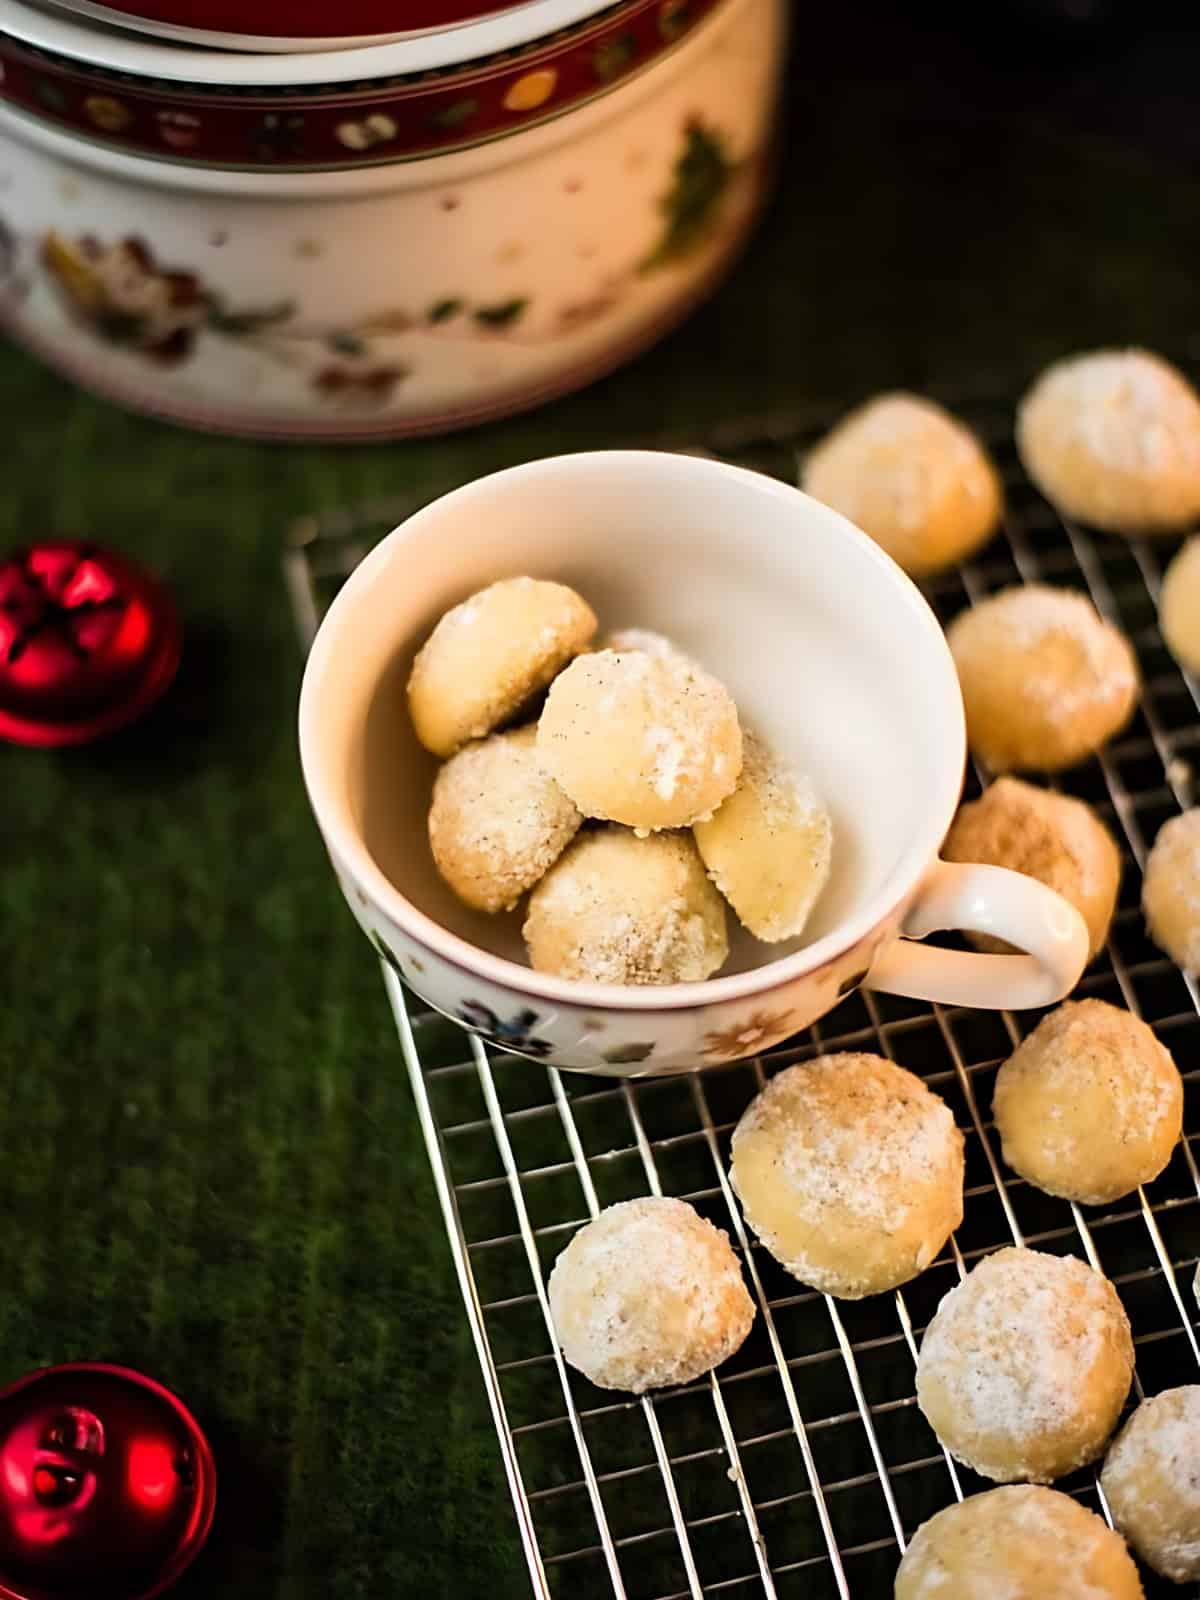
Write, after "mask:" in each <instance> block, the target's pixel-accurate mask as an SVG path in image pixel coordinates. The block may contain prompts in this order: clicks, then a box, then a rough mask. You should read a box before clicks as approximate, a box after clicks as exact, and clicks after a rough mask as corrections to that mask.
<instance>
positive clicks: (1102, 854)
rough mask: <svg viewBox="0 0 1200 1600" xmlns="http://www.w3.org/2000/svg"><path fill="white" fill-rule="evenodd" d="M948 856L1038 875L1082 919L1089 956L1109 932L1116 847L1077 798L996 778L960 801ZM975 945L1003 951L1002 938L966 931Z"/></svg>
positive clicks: (1116, 882)
mask: <svg viewBox="0 0 1200 1600" xmlns="http://www.w3.org/2000/svg"><path fill="white" fill-rule="evenodd" d="M942 854H943V855H944V856H945V858H946V860H947V861H982V862H985V863H987V864H988V865H990V866H994V867H1008V868H1010V869H1011V870H1012V871H1013V872H1023V873H1024V874H1025V876H1026V877H1028V878H1036V879H1037V880H1038V882H1039V883H1044V884H1045V885H1046V887H1047V888H1048V889H1054V890H1056V891H1057V892H1058V893H1059V894H1061V895H1062V897H1063V899H1064V900H1069V901H1070V902H1071V904H1072V905H1073V906H1074V907H1075V909H1076V911H1078V912H1079V914H1080V916H1082V918H1083V920H1084V922H1086V923H1087V930H1088V946H1089V956H1095V955H1097V954H1098V953H1099V951H1100V950H1101V949H1102V948H1103V945H1104V941H1105V940H1106V939H1107V938H1108V930H1109V926H1110V924H1111V922H1112V917H1113V911H1114V910H1115V908H1116V904H1117V890H1118V888H1119V887H1120V882H1121V853H1120V851H1119V850H1118V849H1117V845H1116V841H1115V840H1114V838H1113V836H1112V834H1111V833H1109V831H1108V829H1107V828H1106V827H1105V826H1104V824H1103V823H1102V822H1101V821H1100V818H1099V817H1098V816H1097V815H1096V813H1095V812H1094V811H1093V810H1092V808H1091V807H1090V806H1089V805H1086V804H1085V803H1084V801H1082V800H1073V799H1071V797H1070V796H1069V795H1063V794H1055V793H1053V792H1052V791H1051V790H1049V789H1038V788H1035V787H1034V785H1033V784H1030V783H1023V782H1022V781H1021V780H1020V778H997V779H996V781H995V782H994V783H991V784H989V785H988V787H987V788H986V789H985V790H984V792H983V795H982V796H981V798H980V799H978V800H972V801H969V802H968V803H967V804H966V805H965V806H963V807H961V809H960V810H959V813H958V815H957V817H955V819H954V826H953V827H952V828H951V829H950V832H949V834H948V835H947V836H946V842H945V844H944V845H943V847H942ZM970 938H971V940H972V942H973V943H974V944H976V945H977V946H978V947H979V948H980V949H981V950H992V951H997V950H1007V949H1009V948H1010V947H1009V946H1008V945H1006V944H1005V943H1004V941H1003V940H1002V939H994V938H992V937H991V936H990V935H987V934H971V935H970Z"/></svg>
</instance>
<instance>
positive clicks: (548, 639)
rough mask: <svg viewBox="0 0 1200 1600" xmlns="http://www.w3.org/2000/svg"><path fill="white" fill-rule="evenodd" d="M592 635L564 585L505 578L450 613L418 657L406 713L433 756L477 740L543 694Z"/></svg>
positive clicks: (588, 618)
mask: <svg viewBox="0 0 1200 1600" xmlns="http://www.w3.org/2000/svg"><path fill="white" fill-rule="evenodd" d="M595 631H596V618H595V615H594V614H593V612H592V608H591V607H590V606H589V605H588V604H587V603H586V601H584V600H581V599H580V597H579V596H578V595H577V594H576V593H575V591H574V589H568V588H567V587H566V585H565V584H561V583H547V582H545V581H544V580H542V579H540V578H504V579H502V580H501V581H500V582H499V583H493V584H492V585H491V586H490V587H489V588H487V589H481V590H480V591H479V593H478V594H473V595H472V596H471V597H470V599H469V600H464V601H463V603H462V604H461V605H457V606H455V607H454V608H453V609H452V610H450V611H447V612H446V614H445V616H444V617H443V618H442V619H441V621H440V622H439V623H438V625H437V627H436V628H434V630H433V632H432V633H431V634H430V635H429V638H428V639H427V640H426V641H425V643H424V644H423V645H422V646H421V649H420V650H419V651H418V652H417V657H416V660H415V661H414V662H413V665H412V673H411V675H410V677H409V680H408V709H409V712H410V714H411V716H412V720H413V727H414V728H415V729H416V734H417V738H418V739H420V741H421V743H422V744H423V745H424V746H425V748H426V749H427V750H432V751H433V753H434V755H436V756H451V755H453V754H454V752H455V751H456V750H457V749H459V748H460V747H461V746H462V745H464V744H466V742H467V740H468V739H482V738H483V737H484V736H485V734H489V733H491V731H492V729H493V728H497V727H499V725H500V724H501V723H502V722H507V721H508V719H509V718H510V717H513V716H515V715H516V713H517V712H518V711H519V710H520V708H521V707H522V705H524V703H525V701H526V700H528V699H529V698H530V696H531V695H534V694H536V693H537V691H538V690H539V689H544V688H545V686H546V685H547V684H548V683H549V682H550V680H551V678H553V677H554V675H555V673H557V672H558V671H559V669H560V668H561V667H563V666H565V665H566V663H567V662H568V661H570V659H571V657H572V656H574V655H577V654H578V653H579V651H580V650H582V649H583V648H584V647H585V645H586V644H587V642H588V640H589V639H590V638H591V637H592V635H593V634H594V633H595Z"/></svg>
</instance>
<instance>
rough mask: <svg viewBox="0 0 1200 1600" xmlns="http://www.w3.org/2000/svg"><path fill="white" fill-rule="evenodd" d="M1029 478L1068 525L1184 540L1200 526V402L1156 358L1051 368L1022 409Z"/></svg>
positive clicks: (1119, 355) (1142, 355)
mask: <svg viewBox="0 0 1200 1600" xmlns="http://www.w3.org/2000/svg"><path fill="white" fill-rule="evenodd" d="M1017 449H1018V450H1019V451H1020V455H1021V460H1022V461H1023V463H1024V465H1025V470H1026V472H1028V474H1029V476H1030V477H1031V478H1032V479H1033V481H1034V483H1036V484H1037V486H1038V488H1039V489H1040V490H1041V491H1042V493H1043V494H1044V495H1045V496H1046V498H1047V500H1049V501H1050V502H1051V503H1052V504H1053V505H1055V506H1057V507H1058V509H1059V510H1060V511H1062V512H1065V513H1066V515H1067V516H1069V517H1075V518H1077V519H1078V520H1079V521H1080V522H1086V523H1089V524H1090V525H1091V526H1092V527H1095V528H1103V529H1105V530H1106V531H1107V532H1109V533H1125V534H1143V535H1145V534H1163V533H1178V532H1179V531H1181V530H1182V529H1184V528H1186V527H1188V526H1190V524H1191V523H1193V522H1194V521H1195V520H1196V519H1197V517H1200V397H1197V395H1196V391H1195V390H1194V389H1193V388H1192V386H1191V384H1189V383H1188V381H1187V380H1186V378H1184V377H1183V375H1182V374H1181V373H1180V372H1177V371H1176V369H1175V368H1174V367H1173V366H1171V364H1170V363H1169V362H1167V361H1164V360H1163V359H1162V357H1161V356H1156V355H1152V354H1151V353H1150V351H1148V350H1096V351H1093V352H1092V353H1090V354H1088V355H1080V356H1072V357H1070V358H1069V359H1068V360H1065V361H1058V362H1056V363H1055V364H1054V365H1053V366H1051V367H1048V368H1047V369H1046V371H1045V372H1043V373H1042V375H1041V377H1040V378H1038V380H1037V382H1036V383H1035V384H1034V385H1033V387H1032V388H1031V389H1030V390H1029V392H1028V393H1027V394H1026V396H1025V398H1024V399H1023V400H1022V401H1021V405H1020V408H1019V410H1018V412H1017Z"/></svg>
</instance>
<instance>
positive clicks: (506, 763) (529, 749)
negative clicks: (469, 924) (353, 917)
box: [429, 726, 583, 911]
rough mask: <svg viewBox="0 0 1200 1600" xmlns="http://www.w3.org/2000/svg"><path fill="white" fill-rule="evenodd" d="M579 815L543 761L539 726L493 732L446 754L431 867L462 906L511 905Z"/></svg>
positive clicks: (438, 782)
mask: <svg viewBox="0 0 1200 1600" xmlns="http://www.w3.org/2000/svg"><path fill="white" fill-rule="evenodd" d="M582 821H583V818H582V817H581V816H580V815H579V812H578V811H577V810H576V809H575V807H574V806H573V805H572V804H571V802H570V801H569V800H568V799H567V797H566V795H565V794H564V793H563V792H562V790H561V789H560V788H559V787H558V785H557V784H556V783H555V781H554V779H553V778H552V777H551V776H550V774H549V773H548V772H547V771H546V769H545V767H544V766H543V765H542V762H541V759H540V757H539V756H538V753H537V729H536V727H533V726H530V727H527V728H516V729H514V730H513V731H512V732H511V733H494V734H492V736H491V738H490V739H484V740H483V741H482V742H481V743H479V744H469V745H467V747H466V749H464V750H460V751H459V752H458V754H457V755H456V756H451V757H450V760H449V761H447V762H446V765H445V766H444V767H442V768H441V770H440V771H439V772H438V775H437V777H436V779H435V780H434V785H433V804H432V806H431V807H430V810H429V844H430V848H431V849H432V851H433V859H434V861H435V863H436V864H437V869H438V871H439V872H440V873H441V875H442V877H443V878H445V880H446V882H447V883H448V884H449V885H450V887H451V888H452V889H453V890H454V892H455V894H456V895H458V897H459V899H460V900H464V901H465V902H466V903H467V905H469V906H474V907H476V909H477V910H479V911H511V909H512V908H513V906H515V905H516V903H517V901H518V900H519V899H520V898H521V896H522V895H523V894H524V893H525V891H526V889H531V888H532V887H533V885H534V884H535V883H537V882H538V880H539V879H540V878H542V877H543V875H544V874H545V872H546V870H547V868H549V867H551V866H552V865H553V864H554V862H555V861H557V860H558V858H559V856H560V855H562V853H563V851H564V850H565V849H566V848H567V846H568V845H569V844H570V842H571V840H572V839H573V838H574V837H575V834H576V833H577V832H578V829H579V825H580V823H581V822H582Z"/></svg>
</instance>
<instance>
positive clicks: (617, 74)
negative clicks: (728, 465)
mask: <svg viewBox="0 0 1200 1600" xmlns="http://www.w3.org/2000/svg"><path fill="white" fill-rule="evenodd" d="M556 3H557V4H558V11H559V12H560V13H561V14H563V15H572V14H573V15H574V21H572V22H570V23H569V24H568V25H566V26H564V27H563V28H562V29H561V30H560V31H559V32H558V33H555V34H553V35H551V36H549V37H537V38H525V36H524V35H523V33H522V32H521V30H520V29H519V28H518V27H517V23H516V21H514V20H513V18H510V17H508V16H504V17H498V18H495V19H492V20H491V21H489V22H488V23H487V24H484V25H480V26H478V27H465V28H461V29H457V30H454V29H452V30H449V31H447V32H444V33H441V34H438V35H432V36H427V37H423V38H421V39H415V40H408V41H405V42H403V43H401V44H399V45H392V46H386V47H380V48H377V49H371V50H349V51H343V52H340V53H335V54H323V55H316V54H308V55H295V56H276V57H267V56H247V55H230V54H228V53H222V52H217V51H203V50H185V49H180V48H172V47H169V46H166V45H161V44H150V43H146V42H144V41H142V40H139V39H136V38H132V37H130V36H127V35H123V34H119V33H117V32H115V31H113V30H111V29H110V30H104V29H98V28H85V27H82V26H81V25H79V24H78V23H76V22H70V21H65V20H63V19H61V18H59V17H54V16H50V15H47V14H43V13H40V12H36V11H34V10H32V9H31V8H29V7H28V6H23V5H21V4H20V3H19V0H0V319H2V320H3V321H4V322H5V323H6V324H7V326H8V327H9V328H10V329H11V330H12V331H13V333H14V334H15V335H16V336H17V337H18V338H20V339H22V340H23V341H24V342H25V343H27V344H28V345H29V346H31V347H32V348H33V349H34V350H35V351H38V352H40V353H42V354H43V355H44V356H45V357H46V358H47V359H48V360H49V361H51V362H52V363H53V364H54V365H56V366H58V367H60V368H61V369H63V370H64V371H66V372H67V373H68V374H70V375H71V376H73V377H74V378H76V379H77V380H78V381H80V382H82V383H84V384H85V385H87V386H89V387H92V388H95V389H97V390H99V391H101V392H103V393H105V394H108V395H110V396H112V397H113V398H115V399H118V400H120V401H123V402H125V403H128V404H130V405H133V406H136V407H139V408H142V409H145V410H150V411H153V412H156V413H158V414H160V415H164V416H168V417H172V418H174V419H176V420H179V421H182V422H187V423H191V424H194V425H197V426H203V427H211V428H216V429H220V430H223V431H229V432H236V433H247V434H261V435H268V436H271V435H284V436H289V437H324V438H371V437H392V436H397V435H403V434H409V433H417V432H424V431H437V430H441V429H445V428H450V427H454V426H457V425H461V424H464V423H468V422H474V421H478V420H481V419H482V418H484V417H488V416H492V415H496V414H498V413H501V412H505V411H512V410H516V409H520V408H522V407H525V406H530V405H533V404H535V403H537V402H538V401H540V400H544V399H546V398H548V397H549V396H551V395H553V394H558V393H561V392H563V391H565V390H567V389H571V388H574V387H577V386H579V385H581V384H583V383H585V382H587V381H589V380H590V379H591V378H593V377H595V376H597V375H599V374H600V373H601V372H604V371H607V370H609V369H610V368H612V367H613V366H615V365H617V364H618V363H619V362H621V361H623V360H625V359H627V358H628V357H629V356H631V355H632V354H634V353H635V352H636V351H638V350H640V349H641V348H643V347H644V346H645V345H646V344H648V343H650V342H652V341H653V340H654V339H655V338H657V337H659V336H660V335H661V334H662V333H663V332H664V331H666V329H667V328H669V327H670V326H672V325H673V324H674V323H675V322H677V321H678V320H679V319H680V318H681V317H682V316H683V315H684V314H685V313H686V312H687V311H688V310H690V309H691V308H692V307H693V306H694V305H695V304H696V303H697V302H698V301H699V300H700V299H701V298H702V297H703V296H704V295H705V294H706V293H707V292H708V291H709V289H710V288H711V287H712V285H713V284H714V282H715V281H716V279H717V277H718V276H719V275H720V273H721V272H722V271H723V270H724V269H725V267H726V266H727V264H728V263H729V261H730V260H731V258H732V256H733V254H734V252H735V251H736V249H737V247H738V245H739V244H740V243H741V241H742V240H743V239H744V237H745V235H746V232H747V230H748V229H749V227H750V225H751V223H752V221H753V219H754V216H755V215H756V212H757V210H758V207H759V205H760V202H761V200H762V197H763V193H764V187H765V183H766V177H767V171H768V165H769V155H770V151H771V148H772V134H773V129H774V124H775V106H776V97H777V80H778V68H779V62H780V54H781V50H782V42H783V22H784V8H785V4H786V0H623V3H621V4H619V5H617V6H615V7H612V8H610V9H608V10H607V11H605V12H603V13H602V14H600V15H598V16H594V15H591V14H589V12H588V11H587V10H586V9H585V8H584V5H583V0H570V4H571V5H572V6H574V8H575V11H574V13H571V12H562V9H561V0H556ZM588 3H594V0H588ZM530 9H531V10H532V11H536V10H537V5H536V4H535V5H534V6H533V7H531V8H530ZM521 15H522V14H521V13H519V12H518V13H514V14H513V17H520V16H521ZM529 26H530V23H529V19H528V18H524V19H523V21H522V23H521V27H522V28H526V29H527V28H528V27H529ZM472 39H473V40H474V41H475V42H474V44H472ZM485 40H491V41H492V43H493V45H494V46H495V48H494V50H493V53H492V54H490V55H488V56H486V57H478V56H474V55H470V54H469V52H470V51H471V50H472V49H474V48H480V47H481V46H482V44H483V42H484V41H485ZM505 41H508V42H507V43H505ZM464 52H467V53H466V54H464Z"/></svg>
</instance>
